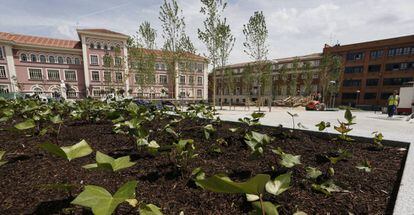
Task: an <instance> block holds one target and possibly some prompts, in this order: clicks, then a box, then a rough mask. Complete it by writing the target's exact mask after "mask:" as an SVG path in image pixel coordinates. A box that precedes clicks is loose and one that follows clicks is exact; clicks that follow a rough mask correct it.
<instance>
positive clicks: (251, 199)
mask: <svg viewBox="0 0 414 215" xmlns="http://www.w3.org/2000/svg"><path fill="white" fill-rule="evenodd" d="M246 199H247V201H248V202H255V201H257V200H259V199H260V197H259V196H258V195H254V194H246Z"/></svg>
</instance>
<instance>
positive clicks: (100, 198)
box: [71, 181, 137, 215]
mask: <svg viewBox="0 0 414 215" xmlns="http://www.w3.org/2000/svg"><path fill="white" fill-rule="evenodd" d="M136 186H137V181H129V182H127V183H125V184H124V185H122V186H121V187H120V188H119V189H118V191H116V193H115V194H114V195H113V196H112V195H111V193H109V192H108V191H107V190H106V189H104V188H102V187H98V186H94V185H87V186H85V190H84V191H83V192H82V193H80V194H79V195H78V196H77V197H76V198H75V199H74V200H73V201H72V202H71V204H75V205H80V206H84V207H88V208H91V209H92V212H93V213H94V214H95V215H110V214H112V213H113V212H114V211H115V209H116V208H117V207H118V205H119V204H121V203H122V202H125V201H126V200H128V199H134V198H135V188H136Z"/></svg>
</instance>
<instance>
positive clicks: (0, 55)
mask: <svg viewBox="0 0 414 215" xmlns="http://www.w3.org/2000/svg"><path fill="white" fill-rule="evenodd" d="M4 57H5V54H4V51H3V47H2V46H0V59H4Z"/></svg>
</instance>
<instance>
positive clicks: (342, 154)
mask: <svg viewBox="0 0 414 215" xmlns="http://www.w3.org/2000/svg"><path fill="white" fill-rule="evenodd" d="M325 157H326V158H327V159H328V160H329V161H330V162H331V163H332V164H336V163H338V162H339V161H342V160H347V159H348V158H351V157H352V153H350V152H349V151H347V150H342V149H339V150H338V152H337V153H336V156H327V155H326V156H325Z"/></svg>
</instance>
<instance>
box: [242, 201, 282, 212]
mask: <svg viewBox="0 0 414 215" xmlns="http://www.w3.org/2000/svg"><path fill="white" fill-rule="evenodd" d="M252 205H253V208H254V210H253V211H252V212H250V213H249V215H263V214H265V215H279V212H278V211H277V209H278V208H279V207H280V205H274V204H273V203H271V202H263V203H260V202H253V203H252ZM262 205H263V208H262Z"/></svg>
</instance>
